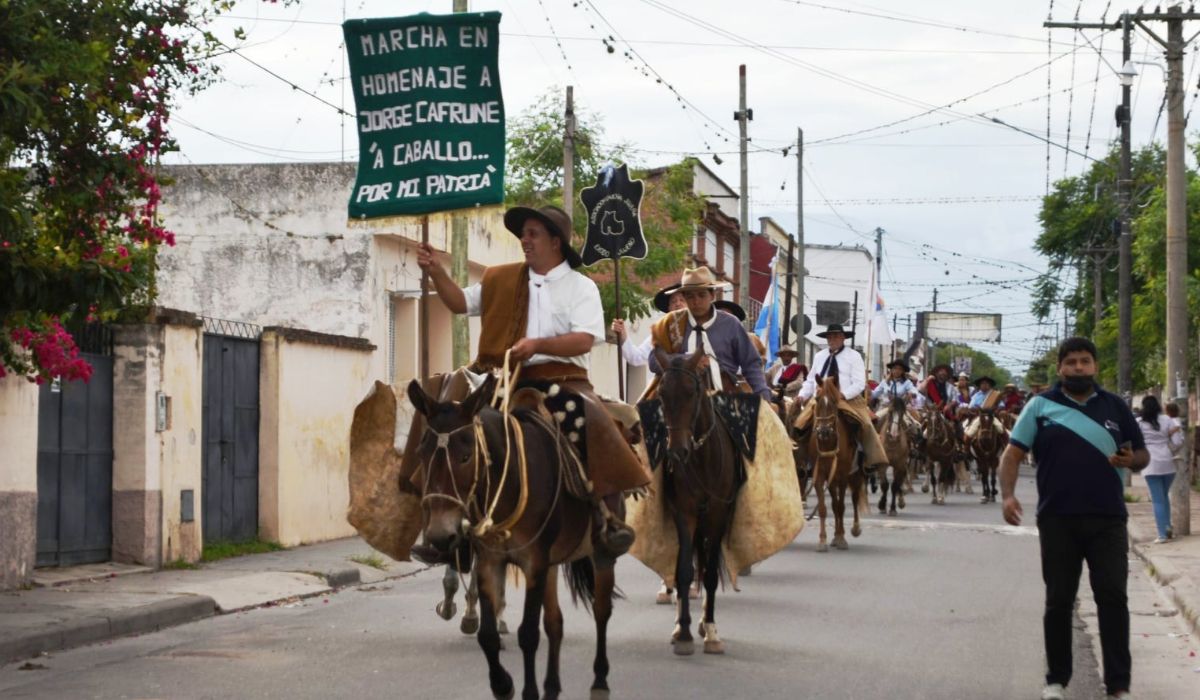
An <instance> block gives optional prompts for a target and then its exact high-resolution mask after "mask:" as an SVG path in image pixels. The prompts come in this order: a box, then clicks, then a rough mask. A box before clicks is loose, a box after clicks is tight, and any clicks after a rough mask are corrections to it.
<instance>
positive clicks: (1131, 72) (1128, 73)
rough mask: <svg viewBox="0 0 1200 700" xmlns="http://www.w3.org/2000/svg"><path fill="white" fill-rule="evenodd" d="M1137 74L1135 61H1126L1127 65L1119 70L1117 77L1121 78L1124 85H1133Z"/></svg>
mask: <svg viewBox="0 0 1200 700" xmlns="http://www.w3.org/2000/svg"><path fill="white" fill-rule="evenodd" d="M1137 75H1138V72H1137V68H1134V67H1133V61H1126V62H1125V65H1123V66H1121V70H1119V71H1117V77H1119V78H1120V79H1121V86H1122V87H1133V79H1134V78H1136V77H1137Z"/></svg>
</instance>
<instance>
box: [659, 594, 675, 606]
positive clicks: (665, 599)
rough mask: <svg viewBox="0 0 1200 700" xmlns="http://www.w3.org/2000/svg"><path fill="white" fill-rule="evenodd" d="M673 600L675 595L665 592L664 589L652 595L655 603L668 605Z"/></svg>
mask: <svg viewBox="0 0 1200 700" xmlns="http://www.w3.org/2000/svg"><path fill="white" fill-rule="evenodd" d="M674 602H675V596H673V595H671V594H670V593H667V592H666V591H659V592H658V595H656V596H654V603H655V604H656V605H670V604H672V603H674Z"/></svg>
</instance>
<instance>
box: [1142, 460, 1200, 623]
mask: <svg viewBox="0 0 1200 700" xmlns="http://www.w3.org/2000/svg"><path fill="white" fill-rule="evenodd" d="M1126 492H1127V493H1129V494H1132V495H1133V496H1135V497H1136V498H1137V502H1135V503H1126V507H1127V508H1128V509H1129V546H1130V549H1131V550H1132V552H1133V553H1134V555H1136V556H1137V557H1138V558H1139V559H1141V560H1142V561H1143V562H1145V563H1146V565H1147V568H1148V569H1149V571H1150V574H1151V576H1153V577H1154V579H1155V580H1156V581H1158V583H1159V584H1161V585H1162V586H1163V588H1164V589H1165V590H1166V592H1167V594H1168V595H1169V596H1170V597H1171V599H1172V600H1173V602H1174V603H1175V605H1176V606H1177V607H1178V608H1179V611H1180V614H1181V615H1183V617H1184V619H1186V620H1187V623H1188V625H1189V626H1190V627H1191V630H1192V633H1193V634H1194V635H1197V636H1200V493H1196V491H1195V490H1192V491H1190V492H1189V493H1190V495H1191V499H1192V501H1191V514H1192V522H1191V525H1192V534H1191V535H1187V536H1176V538H1175V539H1173V540H1170V541H1168V542H1164V543H1163V544H1154V539H1155V538H1156V537H1158V531H1157V529H1156V528H1155V525H1154V506H1153V504H1152V503H1151V502H1150V491H1149V489H1148V488H1147V487H1146V480H1145V479H1144V478H1142V477H1141V476H1140V475H1137V474H1134V475H1133V485H1132V486H1131V487H1129V488H1128V489H1126ZM1174 525H1175V530H1176V532H1178V530H1179V527H1178V523H1174Z"/></svg>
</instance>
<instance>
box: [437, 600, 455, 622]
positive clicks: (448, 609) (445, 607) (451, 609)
mask: <svg viewBox="0 0 1200 700" xmlns="http://www.w3.org/2000/svg"><path fill="white" fill-rule="evenodd" d="M434 610H435V611H436V612H437V614H438V617H440V618H442V619H443V620H453V619H454V616H455V615H457V614H458V606H457V605H455V604H454V601H453V600H451V601H445V600H443V601H442V602H440V603H438V604H437V607H435V608H434Z"/></svg>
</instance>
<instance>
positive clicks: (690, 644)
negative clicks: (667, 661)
mask: <svg viewBox="0 0 1200 700" xmlns="http://www.w3.org/2000/svg"><path fill="white" fill-rule="evenodd" d="M671 651H673V652H675V655H676V656H691V655H692V654H695V653H696V643H695V642H694V641H692V640H691V639H676V640H675V641H674V642H672V644H671Z"/></svg>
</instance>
